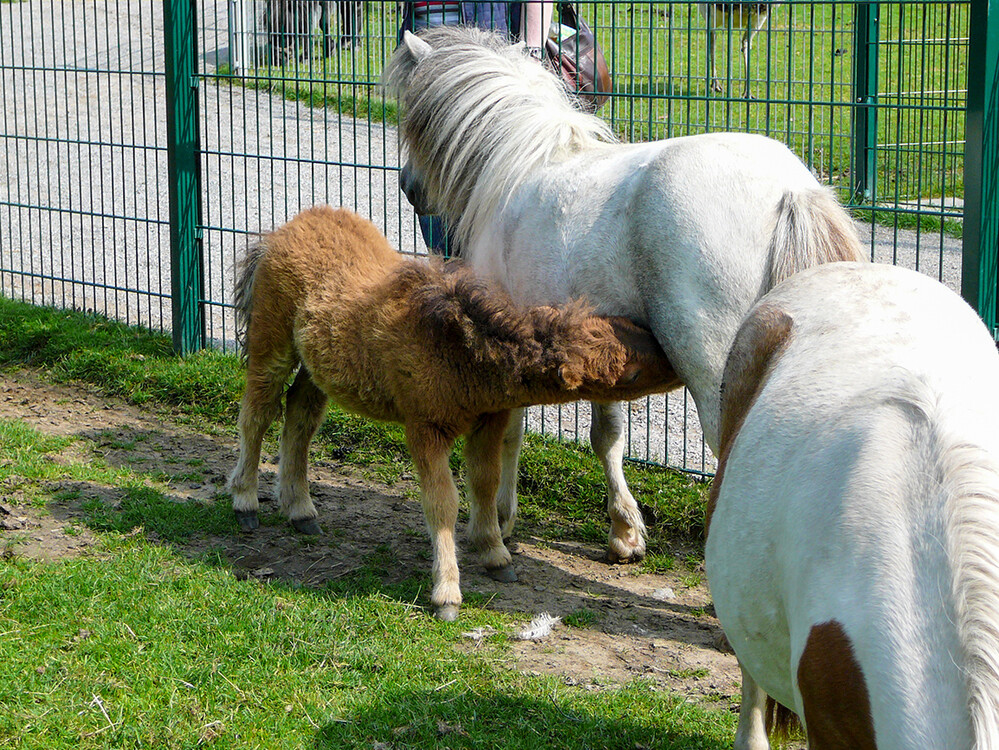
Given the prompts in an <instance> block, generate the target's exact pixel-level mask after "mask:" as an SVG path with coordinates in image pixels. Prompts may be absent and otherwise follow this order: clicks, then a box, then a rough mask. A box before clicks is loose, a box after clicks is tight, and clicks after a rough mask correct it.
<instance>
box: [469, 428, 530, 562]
mask: <svg viewBox="0 0 999 750" xmlns="http://www.w3.org/2000/svg"><path fill="white" fill-rule="evenodd" d="M509 418H510V413H509V412H508V411H504V412H500V413H498V414H486V415H485V416H483V417H482V418H481V419H480V420H479V423H478V424H477V425H476V426H475V428H474V429H473V430H472V432H471V433H469V435H468V438H467V440H466V442H465V472H466V478H467V482H468V505H469V522H468V539H469V542H470V543H471V546H472V548H473V549H476V550H478V551H480V552H481V553H482V564H483V565H485V567H486V571H487V572H488V573H489V575H490V577H492V578H495V579H496V580H497V581H504V582H509V581H516V580H517V573H516V572H515V571H514V569H513V566H512V565H511V564H510V562H511V559H510V551H509V550H508V549H507V548H506V547H505V546H504V544H503V536H502V534H501V533H500V526H499V521H498V517H497V514H496V490H497V488H498V487H499V482H500V469H501V467H500V454H501V452H502V448H503V434H504V433H505V432H506V427H507V422H508V421H509Z"/></svg>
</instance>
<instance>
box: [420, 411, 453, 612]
mask: <svg viewBox="0 0 999 750" xmlns="http://www.w3.org/2000/svg"><path fill="white" fill-rule="evenodd" d="M406 443H407V445H408V446H409V452H410V454H411V455H412V456H413V463H414V464H416V471H417V473H418V474H419V475H420V500H421V501H422V503H423V515H424V516H425V517H426V519H427V527H428V528H429V529H430V542H431V545H432V546H433V551H434V566H433V578H434V589H433V592H432V593H431V594H430V601H431V603H432V604H433V605H434V607H436V608H437V616H438V617H439V618H441V619H442V620H445V621H447V622H453V621H454V620H456V619H457V617H458V607H459V606H460V605H461V587H460V585H459V583H458V557H457V552H456V550H455V545H454V525H455V523H456V522H457V521H458V488H457V487H455V484H454V477H453V476H451V467H450V466H449V465H448V456H450V454H451V447H452V446H453V445H454V440H453V439H450V438H447V437H445V436H444V435H442V434H441V433H440V432H439V431H438V430H436V429H434V428H432V427H430V426H427V425H412V424H407V425H406Z"/></svg>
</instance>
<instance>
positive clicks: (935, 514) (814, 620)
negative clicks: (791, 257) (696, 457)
mask: <svg viewBox="0 0 999 750" xmlns="http://www.w3.org/2000/svg"><path fill="white" fill-rule="evenodd" d="M723 382H724V385H723V391H722V431H721V436H722V450H721V458H720V462H719V470H718V475H717V477H716V479H715V484H714V487H713V488H712V493H711V498H710V501H709V509H708V511H709V512H708V537H707V546H706V559H707V574H708V580H709V582H710V585H711V593H712V596H713V598H714V604H715V609H716V611H717V614H718V618H719V620H720V621H721V624H722V626H723V627H724V629H725V633H726V635H727V636H728V640H729V642H730V643H731V644H732V647H733V648H734V649H735V653H736V655H737V656H738V658H739V663H740V665H741V667H742V674H743V686H742V708H741V711H740V715H739V725H738V729H737V732H736V739H735V747H736V748H737V749H738V750H764V749H765V748H767V747H768V741H767V736H766V730H765V724H766V721H765V714H766V713H767V711H766V710H765V704H766V703H767V701H766V697H767V696H768V695H769V696H771V697H772V699H774V700H775V701H776V702H777V703H778V704H780V705H781V706H786V707H788V708H789V709H791V710H793V711H794V712H795V713H796V714H797V715H798V717H800V719H801V720H802V723H803V724H804V727H805V731H806V734H807V737H808V744H809V747H810V748H812V750H847V749H848V748H849V749H850V750H854V749H856V748H862V749H864V750H870V749H873V748H877V750H901V749H902V748H908V749H909V750H970V748H976V749H977V750H994V749H995V748H999V354H997V352H996V347H995V342H994V341H993V340H992V337H991V336H990V335H989V333H988V332H987V331H986V329H985V327H984V326H983V325H982V323H981V321H980V320H979V319H978V317H977V316H976V315H975V313H974V311H972V309H971V308H970V307H969V306H968V305H967V304H965V303H964V302H963V301H962V300H961V299H960V298H959V297H958V296H957V295H956V294H954V293H953V292H951V291H949V290H948V289H947V288H946V287H944V286H943V285H941V284H939V283H937V282H936V281H933V280H932V279H929V278H928V277H926V276H923V275H921V274H918V273H915V272H913V271H907V270H904V269H900V268H895V267H892V266H883V265H868V264H857V263H833V264H829V265H826V266H821V267H818V268H814V269H810V270H806V271H802V272H801V273H798V274H796V275H794V276H792V277H790V279H788V280H787V281H785V282H783V283H782V284H780V285H778V286H777V287H776V288H775V289H773V290H772V291H771V292H769V293H768V294H767V295H766V296H764V297H763V298H762V300H761V301H760V302H759V303H758V304H757V305H756V306H755V307H754V308H753V309H752V310H751V312H750V313H749V315H748V317H747V319H746V321H745V322H744V324H743V326H742V328H741V329H740V331H739V333H738V335H737V336H736V339H735V343H734V345H733V347H732V349H731V352H730V354H729V358H728V363H727V365H726V369H725V375H724V381H723Z"/></svg>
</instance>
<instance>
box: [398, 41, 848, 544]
mask: <svg viewBox="0 0 999 750" xmlns="http://www.w3.org/2000/svg"><path fill="white" fill-rule="evenodd" d="M383 81H384V83H385V85H386V87H387V89H388V90H389V91H390V92H392V93H394V94H395V95H396V96H397V97H398V99H399V101H400V103H401V105H402V109H403V120H402V125H401V132H402V138H403V140H404V142H405V145H406V147H407V148H408V152H409V165H408V166H409V167H410V168H411V169H412V170H413V171H414V172H415V173H416V174H417V175H418V182H419V185H420V186H421V188H422V190H421V191H418V192H417V193H416V194H415V197H416V199H417V200H416V201H415V202H416V203H417V204H418V208H420V209H421V210H422V212H424V213H426V212H429V211H431V210H433V211H435V212H437V213H440V214H443V215H445V216H446V217H448V218H449V219H450V220H451V222H452V223H453V224H454V226H455V227H456V232H457V238H458V241H459V245H460V247H461V254H462V256H463V257H464V259H465V260H466V262H468V263H470V264H471V265H472V266H473V267H474V268H475V269H476V271H477V272H478V273H479V274H480V275H482V276H486V277H489V276H491V277H493V278H496V279H498V280H499V281H500V282H501V283H502V284H504V285H505V286H506V288H507V289H508V290H509V292H510V294H511V295H512V296H513V297H514V300H515V301H516V302H518V303H521V304H528V305H536V304H553V303H558V302H561V301H566V300H569V299H572V298H574V297H584V298H586V299H588V300H589V301H590V302H591V303H592V304H593V305H594V306H595V307H596V309H597V311H598V312H599V313H600V314H612V315H620V316H624V317H627V318H630V319H632V320H633V321H635V322H636V323H639V324H641V325H644V326H645V327H646V328H649V329H650V330H651V331H652V332H653V334H654V335H655V336H656V338H657V340H658V341H659V343H660V345H661V346H662V348H663V350H664V351H665V352H666V355H667V357H669V359H670V361H671V362H672V363H673V364H674V366H675V368H676V373H677V375H678V376H679V378H680V380H681V381H682V382H683V383H684V384H685V385H686V386H687V387H688V388H689V389H690V392H691V394H692V395H693V397H694V401H695V402H696V404H697V410H698V413H699V415H700V418H701V424H702V426H703V429H704V435H705V437H706V439H707V442H708V445H710V446H711V448H712V449H715V448H717V446H718V388H719V386H720V384H721V374H722V368H723V367H724V363H725V355H726V353H727V352H728V348H729V344H730V343H731V341H732V337H733V336H734V335H735V332H736V330H737V329H738V327H739V323H740V322H741V321H742V318H743V316H744V315H745V313H746V311H747V310H748V309H749V308H750V306H751V305H752V304H753V303H754V302H755V301H756V300H757V299H758V298H759V297H760V296H761V295H762V294H764V293H765V292H766V291H767V290H768V289H770V287H772V286H773V285H774V284H776V283H777V282H778V281H780V280H781V279H783V278H784V277H786V276H788V275H790V274H791V273H794V272H795V271H797V270H799V269H801V268H805V267H808V266H812V265H816V264H818V263H822V262H825V261H830V260H844V259H848V260H861V259H863V251H862V249H861V246H860V243H859V241H858V239H857V237H856V230H855V227H854V225H853V223H852V222H851V220H850V218H849V216H848V215H847V213H846V212H845V211H844V209H843V208H842V207H841V206H840V205H839V204H838V203H837V202H836V200H835V198H834V197H833V196H832V194H831V193H830V192H829V191H828V190H827V189H825V188H823V187H821V186H820V185H819V184H818V182H816V180H815V178H814V177H813V176H812V175H811V174H810V173H809V171H808V169H807V168H806V167H805V166H804V164H802V163H801V161H799V160H798V159H797V158H796V157H795V156H794V155H793V154H792V153H791V152H790V151H789V150H788V149H787V148H785V147H784V146H783V145H781V144H779V143H777V142H776V141H773V140H770V139H767V138H763V137H761V136H754V135H742V134H735V133H720V134H714V135H699V136H690V137H684V138H675V139H671V140H666V141H657V142H654V143H641V144H634V145H631V144H621V143H618V142H617V141H616V139H615V138H614V136H613V133H612V132H611V131H610V129H609V128H608V126H607V125H606V124H605V123H604V122H603V121H602V120H600V119H599V118H597V117H594V116H592V115H589V114H586V113H584V112H581V111H579V109H578V108H577V107H575V106H574V105H573V101H572V100H571V99H570V97H569V95H568V93H567V92H566V90H565V89H564V87H563V86H562V84H561V83H560V82H559V80H558V79H557V78H555V77H554V76H552V75H551V74H549V73H548V72H547V71H546V70H545V68H543V67H542V66H541V65H538V64H537V63H536V62H534V61H533V60H531V59H530V58H529V57H528V56H527V55H526V54H525V53H524V51H523V49H522V48H521V47H519V46H510V45H508V44H507V43H506V42H505V41H504V39H503V38H502V37H500V36H498V35H496V34H491V33H488V32H484V31H480V30H478V29H474V28H459V27H442V28H438V29H433V30H431V31H428V32H425V33H424V34H423V35H422V36H420V37H416V36H413V35H412V34H406V35H405V36H404V40H403V44H402V45H400V47H399V49H398V50H396V52H395V54H394V55H393V57H392V58H391V60H390V61H389V63H388V65H387V67H386V69H385V73H384V75H383ZM592 413H593V418H592V426H591V432H590V439H591V443H592V445H593V448H594V450H595V451H596V453H597V455H598V456H599V457H600V459H601V462H602V464H603V468H604V471H605V473H606V475H607V480H608V488H609V496H608V511H609V512H610V516H611V530H610V555H609V556H610V559H611V560H612V561H615V560H616V561H627V560H634V559H640V558H641V557H642V556H644V554H645V538H644V535H645V526H644V524H643V522H642V517H641V514H640V512H639V510H638V507H637V505H636V503H635V500H634V498H633V497H632V495H631V493H630V492H629V490H628V486H627V484H626V482H625V478H624V473H623V471H622V468H621V467H622V462H623V455H624V447H625V444H624V443H625V436H624V416H623V413H622V410H621V407H620V404H609V405H608V404H603V405H598V404H594V408H593V412H592ZM516 416H517V415H515V416H514V418H513V419H511V426H512V427H511V431H510V432H508V434H507V441H506V443H505V447H504V467H503V479H502V481H501V484H500V489H499V492H498V495H497V506H498V512H499V517H500V518H499V520H500V524H501V527H502V530H503V535H504V537H505V536H509V534H510V532H511V531H512V529H513V523H514V519H515V516H516V509H517V496H516V473H517V456H518V453H519V450H520V445H521V440H522V436H523V419H518V418H516Z"/></svg>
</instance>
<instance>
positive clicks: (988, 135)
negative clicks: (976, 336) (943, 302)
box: [961, 0, 999, 341]
mask: <svg viewBox="0 0 999 750" xmlns="http://www.w3.org/2000/svg"><path fill="white" fill-rule="evenodd" d="M997 67H999V0H973V1H972V3H971V33H970V38H969V48H968V112H967V128H966V138H967V140H966V142H965V148H964V243H963V248H962V250H963V252H962V259H961V294H962V295H963V296H964V298H965V299H966V300H967V301H968V303H969V304H970V305H971V306H972V307H974V308H975V309H976V310H977V311H978V314H979V315H981V316H982V320H984V321H985V325H986V326H988V328H989V330H990V331H992V336H993V338H995V339H996V340H997V341H999V331H997V325H999V322H997V320H996V297H997V296H999V270H997V266H999V263H997V258H999V190H997V189H999V75H997Z"/></svg>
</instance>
